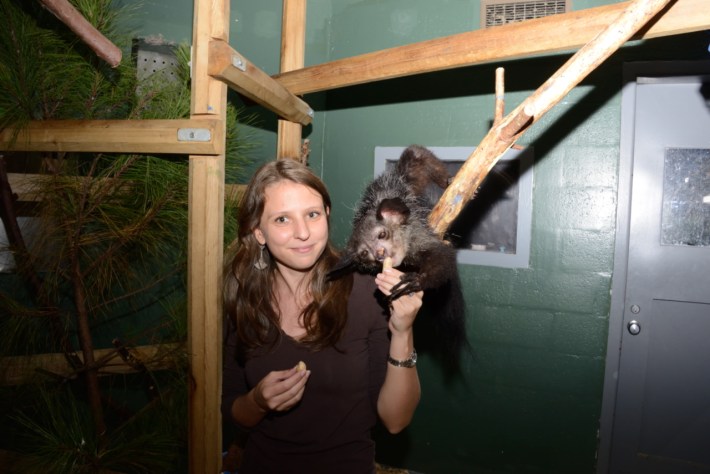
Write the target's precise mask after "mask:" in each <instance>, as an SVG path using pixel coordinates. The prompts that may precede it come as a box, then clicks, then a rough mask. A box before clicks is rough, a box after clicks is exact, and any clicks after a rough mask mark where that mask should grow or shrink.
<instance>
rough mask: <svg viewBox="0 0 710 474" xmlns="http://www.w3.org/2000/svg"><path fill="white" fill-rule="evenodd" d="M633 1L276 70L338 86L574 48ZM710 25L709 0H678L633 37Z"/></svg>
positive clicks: (317, 86) (291, 80) (313, 85)
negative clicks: (313, 64)
mask: <svg viewBox="0 0 710 474" xmlns="http://www.w3.org/2000/svg"><path fill="white" fill-rule="evenodd" d="M630 3H631V2H622V3H615V4H612V5H605V6H601V7H596V8H589V9H585V10H579V11H573V12H569V13H565V14H561V15H553V16H549V17H545V18H539V19H535V20H527V21H524V22H520V23H511V24H508V25H502V26H496V27H494V28H487V29H482V30H475V31H470V32H466V33H460V34H456V35H451V36H445V37H442V38H436V39H432V40H427V41H422V42H419V43H412V44H409V45H405V46H399V47H395V48H389V49H384V50H381V51H375V52H372V53H367V54H363V55H359V56H354V57H350V58H344V59H339V60H336V61H332V62H328V63H323V64H319V65H315V66H310V67H306V68H303V69H299V70H296V71H291V72H284V73H280V74H277V75H275V76H274V78H275V79H277V80H278V81H279V82H280V83H281V84H283V85H284V86H285V87H286V88H287V89H288V90H290V91H291V92H293V93H294V94H297V95H301V94H307V93H311V92H317V91H323V90H329V89H336V88H339V87H346V86H351V85H355V84H363V83H368V82H374V81H379V80H383V79H391V78H395V77H402V76H408V75H412V74H420V73H425V72H432V71H441V70H445V69H452V68H457V67H462V66H470V65H474V64H484V63H490V62H501V61H506V60H511V59H519V58H525V57H530V56H534V55H539V54H548V53H556V52H560V51H569V50H575V49H578V48H579V47H581V46H582V45H584V44H586V43H587V42H589V41H590V40H591V39H592V38H594V37H595V36H596V35H597V34H598V33H599V31H601V30H602V29H603V28H604V27H606V26H607V25H609V24H610V23H611V22H613V21H614V20H615V19H616V18H617V17H618V16H619V14H621V13H622V12H623V11H624V10H625V9H626V8H628V6H629V4H630ZM706 29H710V7H709V6H708V0H677V1H676V2H675V3H674V4H673V5H671V6H670V7H669V8H668V10H667V11H665V12H663V13H662V14H659V16H658V17H657V18H656V19H655V20H654V21H652V22H651V23H650V24H649V26H648V27H647V28H645V29H644V30H642V31H641V32H639V34H637V35H636V36H634V38H644V39H648V38H655V37H660V36H669V35H677V34H681V33H689V32H693V31H702V30H706Z"/></svg>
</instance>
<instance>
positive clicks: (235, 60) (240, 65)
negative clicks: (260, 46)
mask: <svg viewBox="0 0 710 474" xmlns="http://www.w3.org/2000/svg"><path fill="white" fill-rule="evenodd" d="M232 66H234V67H235V68H237V69H239V70H240V71H246V70H247V63H246V61H245V60H244V59H243V58H241V57H239V56H237V55H236V54H233V55H232Z"/></svg>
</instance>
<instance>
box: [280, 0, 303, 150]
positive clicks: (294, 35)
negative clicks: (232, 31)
mask: <svg viewBox="0 0 710 474" xmlns="http://www.w3.org/2000/svg"><path fill="white" fill-rule="evenodd" d="M305 50H306V0H283V18H282V21H281V72H287V71H292V70H294V69H299V68H302V67H303V65H304V60H305V59H304V58H305ZM302 131H303V127H302V126H301V124H299V123H295V122H289V121H287V120H279V136H278V143H277V149H276V157H277V158H278V159H282V158H296V159H300V158H301V154H302V153H301V134H302Z"/></svg>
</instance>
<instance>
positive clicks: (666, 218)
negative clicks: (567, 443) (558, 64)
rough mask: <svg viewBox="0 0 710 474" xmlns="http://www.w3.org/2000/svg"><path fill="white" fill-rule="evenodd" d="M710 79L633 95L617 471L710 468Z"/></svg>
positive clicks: (617, 376) (676, 472) (614, 453)
mask: <svg viewBox="0 0 710 474" xmlns="http://www.w3.org/2000/svg"><path fill="white" fill-rule="evenodd" d="M709 88H710V75H694V76H677V77H638V78H637V80H636V83H635V87H634V97H633V100H630V101H629V100H627V101H626V102H625V104H626V105H629V104H631V105H632V107H633V110H632V111H631V115H630V116H628V117H630V120H631V121H632V124H633V125H632V126H630V127H627V128H626V132H627V133H632V134H633V135H632V138H629V141H628V143H629V145H630V148H629V150H630V153H631V157H632V162H631V163H630V165H629V167H630V168H629V171H630V172H631V180H630V189H629V190H628V191H629V192H628V198H629V201H628V202H629V204H630V205H629V208H628V213H627V214H626V215H627V217H628V227H627V230H628V233H627V237H628V240H627V242H623V241H622V242H617V255H616V258H617V259H619V258H625V259H626V261H625V267H624V265H621V266H620V268H623V270H624V271H623V272H621V276H622V277H623V279H624V281H623V282H622V283H623V284H619V283H618V282H617V283H616V284H615V291H618V294H614V295H613V296H612V298H613V303H612V315H611V318H610V325H612V326H613V325H614V324H615V322H616V323H617V326H618V328H617V332H618V335H617V336H616V337H618V340H617V341H613V340H612V333H613V331H612V328H610V339H609V341H610V351H609V354H610V355H613V351H614V347H613V345H614V344H618V346H617V347H616V349H620V351H619V352H618V359H617V361H618V366H617V371H615V372H614V371H610V370H609V364H610V363H614V361H613V357H612V360H608V361H607V367H608V368H607V380H606V384H607V387H608V386H611V385H614V383H613V382H615V388H616V394H615V401H614V402H613V403H611V405H612V406H613V411H612V415H611V416H612V421H611V422H610V426H611V436H610V446H609V448H608V449H609V453H610V454H609V460H608V461H609V466H608V471H605V472H610V473H614V474H616V473H668V474H671V473H672V474H685V473H688V474H691V473H693V474H695V473H701V472H702V473H708V472H710V94H709V93H708V89H709ZM626 112H629V111H628V110H627V111H626ZM628 117H627V118H628ZM622 168H623V167H622ZM622 179H623V178H622ZM622 201H623V193H622V194H621V195H620V213H621V215H622V216H623V215H624V212H622V210H621V207H622V206H623V204H624V203H623V202H622ZM617 237H618V238H621V239H622V240H623V236H619V235H617ZM624 245H626V248H625V249H624V248H623V246H624ZM620 250H621V251H620ZM624 250H625V252H624ZM624 254H625V255H624ZM616 268H617V266H616V265H615V269H616ZM618 277H619V275H617V274H616V273H615V275H614V278H615V279H616V278H618ZM614 299H615V300H616V303H614ZM614 311H618V312H620V313H621V315H620V316H619V315H618V314H614ZM619 321H620V322H621V324H620V325H619V324H618V322H619ZM610 377H614V380H612V381H610V380H608V379H609V378H610ZM607 392H608V393H610V391H609V390H608V389H607ZM605 405H607V406H608V404H607V402H606V401H605ZM602 436H604V433H603V432H602ZM602 441H604V440H602ZM602 463H603V464H604V461H603V462H602Z"/></svg>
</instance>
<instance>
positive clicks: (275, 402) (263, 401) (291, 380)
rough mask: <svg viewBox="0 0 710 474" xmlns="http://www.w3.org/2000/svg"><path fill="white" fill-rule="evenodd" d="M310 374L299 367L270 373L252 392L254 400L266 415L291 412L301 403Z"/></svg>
mask: <svg viewBox="0 0 710 474" xmlns="http://www.w3.org/2000/svg"><path fill="white" fill-rule="evenodd" d="M310 374H311V371H310V370H298V369H297V367H293V368H292V369H288V370H275V371H272V372H269V374H268V375H267V376H266V377H264V378H263V379H261V381H260V382H259V383H258V384H257V385H256V386H255V387H254V388H253V389H252V390H251V394H252V399H253V400H254V403H256V406H257V407H259V409H260V410H262V412H263V413H264V414H266V413H268V412H270V411H287V410H290V409H291V408H293V407H294V405H296V404H297V403H298V402H299V401H301V398H302V397H303V392H304V391H305V389H306V382H307V381H308V377H309V376H310Z"/></svg>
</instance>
